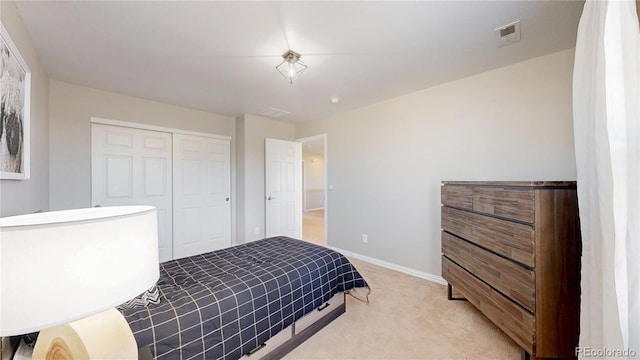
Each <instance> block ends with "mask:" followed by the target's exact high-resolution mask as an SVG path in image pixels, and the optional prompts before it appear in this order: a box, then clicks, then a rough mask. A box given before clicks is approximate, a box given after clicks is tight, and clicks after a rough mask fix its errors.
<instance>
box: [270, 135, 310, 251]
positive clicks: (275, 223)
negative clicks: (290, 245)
mask: <svg viewBox="0 0 640 360" xmlns="http://www.w3.org/2000/svg"><path fill="white" fill-rule="evenodd" d="M265 204H266V205H265V215H266V216H265V217H266V219H265V225H266V229H265V234H266V236H267V237H271V236H278V235H285V236H289V237H292V238H295V239H302V145H301V144H300V143H297V142H293V141H284V140H276V139H265Z"/></svg>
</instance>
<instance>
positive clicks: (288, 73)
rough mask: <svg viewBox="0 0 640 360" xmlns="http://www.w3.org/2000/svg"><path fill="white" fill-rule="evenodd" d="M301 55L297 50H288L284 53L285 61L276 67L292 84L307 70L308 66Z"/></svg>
mask: <svg viewBox="0 0 640 360" xmlns="http://www.w3.org/2000/svg"><path fill="white" fill-rule="evenodd" d="M300 56H301V55H300V54H298V53H297V52H295V51H293V50H288V51H287V52H285V53H284V54H282V57H283V58H284V61H283V62H282V63H281V64H280V65H278V66H276V69H277V70H278V71H279V72H280V74H282V76H284V78H285V79H287V80H288V81H289V83H290V84H293V82H294V81H295V80H296V79H297V78H298V77H299V76H300V74H302V73H303V72H304V71H305V70H307V67H308V66H307V65H305V64H304V63H303V62H302V60H300Z"/></svg>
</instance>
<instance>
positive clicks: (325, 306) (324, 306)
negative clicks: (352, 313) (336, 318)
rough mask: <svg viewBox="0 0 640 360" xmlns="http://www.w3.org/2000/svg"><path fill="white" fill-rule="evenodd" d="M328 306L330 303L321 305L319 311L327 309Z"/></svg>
mask: <svg viewBox="0 0 640 360" xmlns="http://www.w3.org/2000/svg"><path fill="white" fill-rule="evenodd" d="M328 307H329V303H326V304H324V305H322V306H320V307H319V308H318V311H322V310H324V309H326V308H328Z"/></svg>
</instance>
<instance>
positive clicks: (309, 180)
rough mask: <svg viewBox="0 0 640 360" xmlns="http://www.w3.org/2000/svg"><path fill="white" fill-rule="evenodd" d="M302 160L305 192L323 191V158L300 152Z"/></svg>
mask: <svg viewBox="0 0 640 360" xmlns="http://www.w3.org/2000/svg"><path fill="white" fill-rule="evenodd" d="M302 160H304V166H305V170H304V172H305V173H304V175H305V178H304V181H305V189H307V190H322V189H324V157H323V156H322V155H315V154H309V153H305V152H304V149H303V150H302Z"/></svg>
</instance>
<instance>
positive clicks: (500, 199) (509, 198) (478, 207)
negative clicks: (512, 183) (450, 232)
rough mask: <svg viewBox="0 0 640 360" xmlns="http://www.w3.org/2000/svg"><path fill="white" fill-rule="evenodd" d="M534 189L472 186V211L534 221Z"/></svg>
mask: <svg viewBox="0 0 640 360" xmlns="http://www.w3.org/2000/svg"><path fill="white" fill-rule="evenodd" d="M534 200H535V195H534V191H533V190H530V189H512V188H493V187H476V188H473V211H477V212H481V213H485V214H491V215H496V216H501V217H504V218H508V219H514V220H520V221H524V222H528V223H533V222H534V220H535V219H534V210H535V209H534V206H535V201H534Z"/></svg>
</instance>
